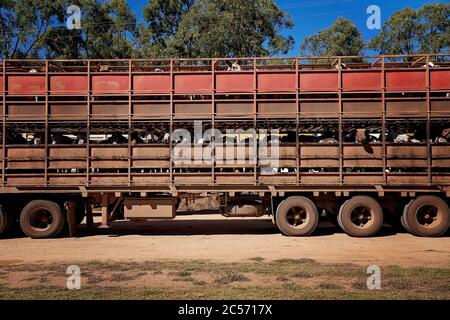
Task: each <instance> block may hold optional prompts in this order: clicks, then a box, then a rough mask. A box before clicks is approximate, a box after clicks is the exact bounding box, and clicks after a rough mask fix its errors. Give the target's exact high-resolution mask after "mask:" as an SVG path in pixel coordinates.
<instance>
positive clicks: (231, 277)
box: [215, 273, 250, 284]
mask: <svg viewBox="0 0 450 320" xmlns="http://www.w3.org/2000/svg"><path fill="white" fill-rule="evenodd" d="M245 281H250V279H249V278H247V277H246V276H244V275H243V274H239V273H229V274H227V275H225V276H223V277H220V278H218V279H216V280H215V282H216V283H219V284H229V283H233V282H245Z"/></svg>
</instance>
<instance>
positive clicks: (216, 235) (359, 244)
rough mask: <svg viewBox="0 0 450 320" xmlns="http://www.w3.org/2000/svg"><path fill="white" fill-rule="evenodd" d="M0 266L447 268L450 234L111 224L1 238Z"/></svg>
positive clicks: (218, 223)
mask: <svg viewBox="0 0 450 320" xmlns="http://www.w3.org/2000/svg"><path fill="white" fill-rule="evenodd" d="M0 248H1V249H0V265H9V264H22V263H31V262H32V263H70V262H72V261H74V262H75V261H94V260H96V261H126V262H143V261H156V260H158V261H164V260H209V261H217V262H242V261H245V260H249V259H250V260H252V259H255V258H256V259H258V258H262V259H264V260H266V261H274V260H277V259H286V258H288V259H305V258H306V259H314V260H316V261H318V262H322V263H351V264H357V265H364V266H368V265H372V264H376V265H380V266H387V265H398V266H402V267H435V268H447V267H450V236H449V235H447V236H445V237H442V238H418V237H414V236H411V235H409V234H406V233H402V232H396V231H394V229H393V228H389V227H385V228H384V229H383V231H382V233H381V234H380V235H379V236H378V237H375V238H367V239H356V238H351V237H349V236H347V235H346V234H344V233H342V231H340V230H339V229H338V228H335V227H333V226H332V225H331V224H329V223H328V222H321V223H320V224H319V228H318V230H317V231H316V232H315V233H314V234H313V235H312V236H310V237H306V238H290V237H285V236H282V235H281V234H280V233H279V231H278V230H277V228H276V227H275V226H274V225H272V223H271V221H270V220H267V219H240V218H239V219H226V218H222V217H221V216H217V215H206V216H186V217H177V219H176V220H175V221H151V222H147V223H143V224H137V223H131V222H115V223H114V224H113V225H112V228H110V229H102V230H99V229H97V230H86V227H85V226H84V225H83V224H82V225H81V226H80V228H79V236H78V237H77V238H59V239H50V240H33V239H28V238H25V237H16V238H10V239H1V240H0Z"/></svg>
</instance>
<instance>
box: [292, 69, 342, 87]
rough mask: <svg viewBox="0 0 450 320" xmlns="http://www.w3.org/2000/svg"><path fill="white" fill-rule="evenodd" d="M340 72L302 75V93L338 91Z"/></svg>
mask: <svg viewBox="0 0 450 320" xmlns="http://www.w3.org/2000/svg"><path fill="white" fill-rule="evenodd" d="M338 83H339V82H338V72H337V71H331V72H307V73H300V91H338Z"/></svg>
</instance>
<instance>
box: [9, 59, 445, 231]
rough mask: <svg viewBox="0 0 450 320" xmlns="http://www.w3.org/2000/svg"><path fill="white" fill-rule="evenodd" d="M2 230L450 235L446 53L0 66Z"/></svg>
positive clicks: (16, 62) (12, 63)
mask: <svg viewBox="0 0 450 320" xmlns="http://www.w3.org/2000/svg"><path fill="white" fill-rule="evenodd" d="M1 68H2V72H1V74H0V86H1V88H0V91H1V92H2V95H1V103H2V109H1V110H2V111H1V112H2V129H1V130H0V134H1V140H2V145H1V151H0V152H1V153H2V161H1V164H0V167H1V185H0V209H1V210H0V233H1V234H3V235H5V234H7V232H8V231H10V229H11V228H13V227H14V225H17V226H20V228H21V230H22V231H23V232H24V233H25V234H26V235H27V236H29V237H32V238H50V237H56V236H58V235H61V234H69V235H70V234H71V235H73V234H75V232H76V229H77V228H76V227H77V225H78V224H80V223H81V222H82V220H83V219H86V223H87V225H88V226H92V225H93V215H94V214H97V215H98V216H100V215H101V223H99V220H100V219H98V221H97V224H94V226H99V227H104V228H108V227H109V226H110V225H111V223H112V222H113V221H116V220H131V221H146V220H153V219H174V218H175V216H176V213H177V212H179V211H180V208H182V207H183V205H185V204H186V203H195V202H196V201H202V200H204V199H207V200H208V199H209V200H211V201H209V200H208V201H209V203H211V204H214V209H215V210H216V211H215V212H217V213H219V214H222V215H224V216H226V217H260V216H264V215H268V216H271V217H272V221H273V222H274V223H275V224H276V225H277V226H278V228H279V229H280V231H281V232H282V233H283V234H285V235H287V236H307V235H310V234H311V233H313V232H314V230H315V229H316V227H317V224H318V221H319V216H320V215H322V214H323V215H325V214H326V215H327V216H328V218H329V219H330V221H331V222H333V223H335V224H336V225H337V226H339V227H340V228H342V229H343V231H344V232H346V233H347V234H349V235H350V236H353V237H369V236H375V235H376V234H377V233H378V232H379V231H380V229H381V228H382V226H383V224H384V223H391V224H394V225H395V224H396V222H398V224H399V225H400V224H401V225H403V227H404V228H405V229H406V230H407V231H408V232H409V233H411V234H413V235H416V236H441V235H443V234H444V233H446V231H447V230H448V228H449V225H450V212H449V196H450V134H449V132H450V130H449V128H450V123H449V119H450V58H449V55H432V54H428V55H427V54H425V55H415V56H367V57H293V58H242V59H238V58H233V59H218V58H216V59H167V60H164V59H159V60H156V59H141V60H131V59H128V60H118V59H117V60H3V61H2V63H1Z"/></svg>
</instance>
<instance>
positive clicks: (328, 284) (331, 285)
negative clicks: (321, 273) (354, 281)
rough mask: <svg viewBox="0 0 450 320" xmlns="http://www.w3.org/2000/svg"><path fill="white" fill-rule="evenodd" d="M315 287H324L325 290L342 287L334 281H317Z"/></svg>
mask: <svg viewBox="0 0 450 320" xmlns="http://www.w3.org/2000/svg"><path fill="white" fill-rule="evenodd" d="M317 288H319V289H326V290H340V289H343V287H342V286H340V285H338V284H336V283H332V282H321V283H319V285H318V286H317Z"/></svg>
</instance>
